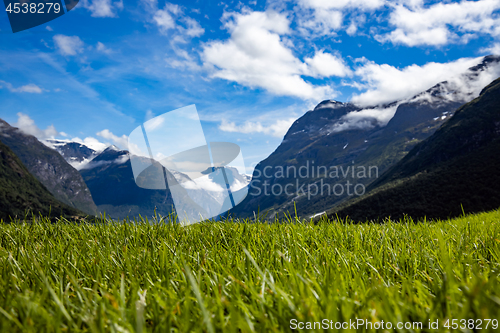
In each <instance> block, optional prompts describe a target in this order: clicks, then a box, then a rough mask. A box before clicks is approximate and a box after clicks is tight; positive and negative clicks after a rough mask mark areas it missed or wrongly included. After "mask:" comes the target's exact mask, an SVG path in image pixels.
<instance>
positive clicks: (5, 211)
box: [0, 141, 82, 222]
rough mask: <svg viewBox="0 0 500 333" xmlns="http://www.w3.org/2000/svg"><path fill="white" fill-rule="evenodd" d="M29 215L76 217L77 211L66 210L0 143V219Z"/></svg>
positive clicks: (66, 207)
mask: <svg viewBox="0 0 500 333" xmlns="http://www.w3.org/2000/svg"><path fill="white" fill-rule="evenodd" d="M31 214H34V215H35V216H38V215H39V214H42V215H43V216H45V217H50V216H52V217H59V216H61V215H63V216H65V217H77V216H81V215H82V214H81V212H79V211H78V210H77V209H75V208H73V207H69V206H67V205H65V204H63V203H61V202H59V201H57V200H56V198H54V196H53V195H52V194H51V193H50V192H49V191H48V190H47V189H46V188H45V186H43V185H42V184H41V183H40V181H38V180H37V179H36V178H35V177H34V176H33V175H32V174H30V172H29V171H28V169H27V168H26V167H25V166H24V164H23V163H22V162H21V161H20V160H19V158H18V157H17V156H16V155H15V154H14V153H13V152H12V150H11V149H10V148H9V147H8V146H6V145H5V144H3V143H2V142H1V141H0V219H3V220H4V221H5V222H8V221H10V219H11V218H12V219H14V218H16V217H17V218H21V219H22V218H24V216H25V215H26V216H27V217H28V218H31Z"/></svg>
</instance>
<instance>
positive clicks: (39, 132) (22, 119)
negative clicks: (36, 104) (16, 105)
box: [13, 112, 60, 140]
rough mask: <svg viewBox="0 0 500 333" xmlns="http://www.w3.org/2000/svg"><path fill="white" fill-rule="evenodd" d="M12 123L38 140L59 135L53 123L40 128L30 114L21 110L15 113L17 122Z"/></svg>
mask: <svg viewBox="0 0 500 333" xmlns="http://www.w3.org/2000/svg"><path fill="white" fill-rule="evenodd" d="M13 125H14V126H15V127H17V128H19V129H20V130H21V131H22V132H24V133H26V134H30V135H33V136H35V137H37V138H38V139H40V140H43V139H52V138H54V137H56V136H58V135H60V134H59V132H57V130H56V128H55V127H54V125H49V126H47V128H46V129H40V128H39V127H38V126H37V125H36V124H35V121H34V120H33V119H31V117H30V116H28V115H27V114H24V113H22V112H18V113H17V122H15V123H14V124H13Z"/></svg>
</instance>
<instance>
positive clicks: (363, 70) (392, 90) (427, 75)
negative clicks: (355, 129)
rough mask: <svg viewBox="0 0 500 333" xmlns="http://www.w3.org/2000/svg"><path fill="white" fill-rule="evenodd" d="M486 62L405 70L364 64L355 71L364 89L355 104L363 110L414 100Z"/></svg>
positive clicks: (466, 60)
mask: <svg viewBox="0 0 500 333" xmlns="http://www.w3.org/2000/svg"><path fill="white" fill-rule="evenodd" d="M481 59H482V58H462V59H458V60H456V61H452V62H448V63H436V62H430V63H427V64H425V65H423V66H418V65H411V66H407V67H404V68H402V69H400V68H397V67H394V66H391V65H388V64H381V65H380V64H376V63H374V62H371V61H366V60H364V63H363V64H362V65H361V66H359V67H358V68H357V69H356V70H355V74H356V76H358V77H359V78H360V81H361V82H362V87H363V88H364V89H366V91H365V92H363V93H361V94H357V95H356V94H355V95H354V96H353V98H352V102H353V103H355V104H358V105H362V106H368V105H379V104H384V103H389V102H393V101H396V100H403V99H407V98H411V97H413V96H415V95H416V94H418V93H420V92H422V91H425V90H427V89H429V88H431V87H432V86H434V85H435V84H437V83H439V82H442V81H445V80H447V79H450V78H451V77H453V76H456V75H457V74H460V73H464V72H465V71H466V70H467V69H468V68H470V67H472V66H475V65H477V64H478V63H479V62H480V61H481Z"/></svg>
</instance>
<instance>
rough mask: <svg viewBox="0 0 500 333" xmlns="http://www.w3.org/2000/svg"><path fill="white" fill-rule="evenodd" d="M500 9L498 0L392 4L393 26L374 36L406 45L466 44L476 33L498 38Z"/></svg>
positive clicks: (391, 20) (382, 40)
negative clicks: (499, 12)
mask: <svg viewBox="0 0 500 333" xmlns="http://www.w3.org/2000/svg"><path fill="white" fill-rule="evenodd" d="M499 9H500V1H498V0H479V1H460V2H444V3H443V2H438V3H436V4H433V5H431V6H428V7H426V6H424V4H423V2H415V3H411V4H410V5H405V4H394V5H393V11H392V12H391V14H390V18H389V24H390V25H392V26H393V27H395V29H394V30H393V31H391V32H390V33H388V34H385V35H378V36H377V37H376V38H377V39H378V40H379V41H381V42H392V43H394V44H404V45H408V46H419V45H432V46H441V45H446V44H448V43H452V42H463V43H466V42H467V41H468V40H470V39H471V38H475V37H477V36H478V34H487V35H491V36H497V37H498V36H500V16H499V14H498V10H499Z"/></svg>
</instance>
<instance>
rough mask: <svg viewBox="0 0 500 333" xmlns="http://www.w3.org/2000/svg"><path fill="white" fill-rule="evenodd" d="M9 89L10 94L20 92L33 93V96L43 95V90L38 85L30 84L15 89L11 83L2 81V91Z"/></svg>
mask: <svg viewBox="0 0 500 333" xmlns="http://www.w3.org/2000/svg"><path fill="white" fill-rule="evenodd" d="M4 87H5V88H7V89H8V90H9V91H10V92H20V93H31V94H41V93H42V92H43V89H42V88H40V87H39V86H37V85H36V84H33V83H29V84H26V85H24V86H20V87H18V88H15V87H14V86H13V85H12V84H11V83H9V82H6V81H2V80H0V89H2V88H4Z"/></svg>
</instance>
